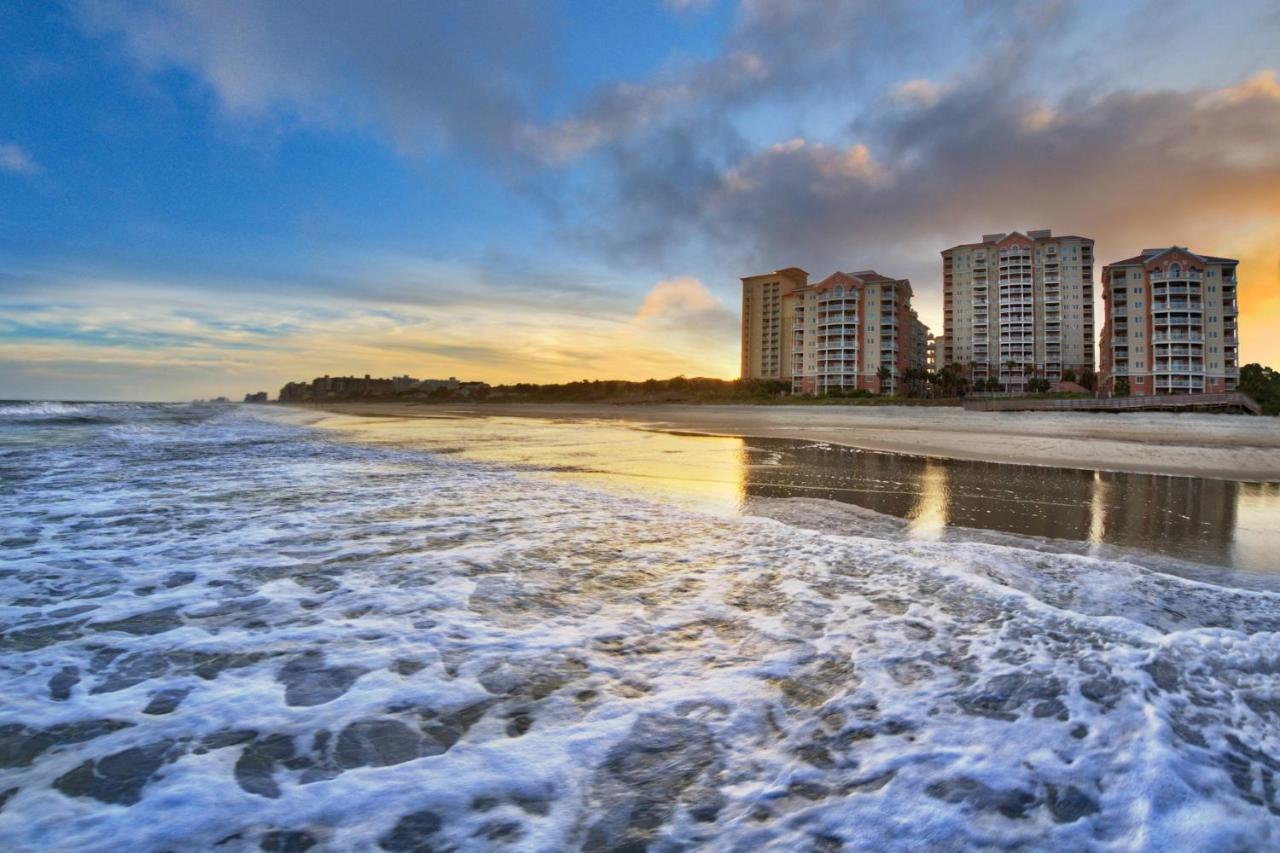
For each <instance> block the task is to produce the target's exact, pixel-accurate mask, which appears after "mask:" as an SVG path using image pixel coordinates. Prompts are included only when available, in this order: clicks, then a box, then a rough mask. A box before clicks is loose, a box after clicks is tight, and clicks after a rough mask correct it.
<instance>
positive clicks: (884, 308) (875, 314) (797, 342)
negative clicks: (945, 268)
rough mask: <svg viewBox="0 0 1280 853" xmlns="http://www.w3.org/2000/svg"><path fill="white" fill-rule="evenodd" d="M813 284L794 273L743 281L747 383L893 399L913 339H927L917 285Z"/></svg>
mask: <svg viewBox="0 0 1280 853" xmlns="http://www.w3.org/2000/svg"><path fill="white" fill-rule="evenodd" d="M808 279H809V274H808V273H806V272H805V271H804V270H802V269H798V268H796V267H788V268H786V269H782V270H777V271H776V272H773V273H770V274H767V275H755V276H747V277H745V278H743V279H742V376H743V378H748V379H755V378H759V379H779V380H789V381H790V382H791V386H792V391H793V392H794V393H798V394H822V393H825V392H827V391H830V390H849V389H855V388H862V389H866V390H868V391H873V392H877V393H881V392H883V393H894V392H895V391H896V390H897V389H898V388H899V387H901V382H902V378H903V375H904V374H905V372H906V371H907V369H908V368H909V367H911V366H913V360H912V352H913V341H914V337H915V335H917V334H919V335H922V336H927V335H928V332H929V330H928V328H927V327H926V326H925V325H924V324H923V323H920V322H919V320H918V319H916V318H915V316H914V314H915V312H913V311H912V310H911V282H909V281H907V280H906V279H893V278H889V277H888V276H883V275H880V274H879V273H877V272H875V271H873V270H863V271H861V272H855V273H842V272H837V273H833V274H832V275H830V276H828V277H827V278H825V279H823V280H822V281H820V282H818V283H816V284H812V285H811V284H809V283H808ZM922 340H923V338H922ZM917 349H919V348H917ZM920 352H921V353H923V349H920Z"/></svg>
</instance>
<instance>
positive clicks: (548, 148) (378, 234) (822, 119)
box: [0, 0, 1280, 399]
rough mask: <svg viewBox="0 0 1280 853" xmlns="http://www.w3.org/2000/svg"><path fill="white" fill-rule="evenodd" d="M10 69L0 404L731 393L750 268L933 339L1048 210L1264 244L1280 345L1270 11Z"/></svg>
mask: <svg viewBox="0 0 1280 853" xmlns="http://www.w3.org/2000/svg"><path fill="white" fill-rule="evenodd" d="M0 48H2V49H0V358H3V359H4V361H5V367H6V369H5V371H4V372H3V377H4V378H3V379H2V380H0V396H3V397H67V398H149V399H178V398H187V397H193V396H207V395H212V394H239V393H243V392H244V391H247V390H256V389H257V388H267V389H271V390H274V389H275V388H278V387H279V385H281V384H282V383H283V382H285V381H287V380H290V379H296V378H305V377H310V376H313V375H317V374H321V373H347V372H354V373H365V372H372V373H375V374H378V373H382V374H389V373H393V372H394V373H402V372H409V373H412V374H414V375H418V376H434V375H459V376H466V377H468V378H482V379H486V380H489V381H505V380H517V379H529V380H544V381H552V380H564V379H571V378H582V377H605V376H611V377H625V378H644V377H647V376H650V375H659V376H662V375H674V374H676V373H685V374H690V375H694V374H707V375H721V376H731V375H733V372H734V371H735V369H736V361H737V359H736V353H737V319H736V317H737V301H736V295H737V278H738V277H739V276H741V275H744V274H749V273H753V272H757V271H760V270H764V269H773V268H777V267H781V266H788V265H799V266H803V267H805V268H806V269H809V270H810V272H812V273H814V274H815V275H819V276H821V275H825V274H827V273H828V272H830V271H832V270H834V269H846V270H848V269H859V268H868V267H873V268H877V269H879V270H881V271H882V272H885V273H888V274H892V275H895V276H909V277H910V278H911V279H912V281H913V284H914V285H915V290H916V293H917V304H918V307H919V308H920V311H921V314H922V316H923V317H924V319H925V320H926V321H928V322H930V323H931V324H932V325H934V326H935V327H938V326H940V311H939V308H940V283H939V278H940V269H939V266H940V265H939V261H938V254H937V253H938V251H939V250H940V249H942V248H944V247H946V246H948V245H951V244H953V243H956V242H962V241H967V240H971V239H974V238H975V237H977V236H978V235H979V234H981V233H983V232H988V231H994V230H1012V229H1014V228H1032V227H1051V228H1054V229H1056V230H1058V231H1060V232H1074V233H1084V234H1088V235H1089V236H1093V237H1095V238H1096V239H1097V240H1098V254H1099V256H1100V257H1102V258H1103V259H1104V260H1105V259H1108V258H1110V257H1111V256H1112V255H1114V256H1115V257H1117V258H1118V257H1123V256H1125V255H1129V254H1132V253H1133V252H1134V251H1136V250H1137V249H1139V248H1141V247H1142V246H1145V245H1162V244H1167V243H1170V242H1179V243H1185V244H1189V245H1191V247H1192V248H1193V249H1197V248H1198V249H1199V250H1201V251H1206V252H1213V253H1215V254H1236V255H1238V256H1240V257H1241V258H1242V259H1243V260H1244V261H1245V266H1244V267H1243V268H1242V277H1243V278H1244V279H1245V287H1246V291H1245V305H1244V309H1245V312H1246V314H1245V317H1243V318H1242V326H1243V337H1244V356H1245V358H1246V359H1250V358H1263V359H1271V360H1277V361H1280V349H1277V350H1267V349H1266V346H1269V344H1263V343H1261V342H1260V341H1261V340H1262V339H1263V338H1265V337H1267V336H1266V335H1263V334H1257V335H1256V336H1254V340H1256V341H1259V343H1257V344H1255V345H1253V349H1252V352H1251V344H1250V337H1251V336H1250V314H1251V313H1252V316H1253V317H1254V318H1265V319H1258V320H1255V326H1254V329H1256V330H1257V331H1258V332H1262V331H1264V325H1263V324H1264V323H1270V324H1274V323H1275V322H1276V321H1277V320H1278V319H1280V304H1277V302H1276V298H1275V286H1276V284H1277V281H1278V279H1277V275H1278V271H1280V255H1277V253H1276V249H1275V247H1276V246H1277V245H1280V202H1277V201H1276V199H1277V198H1278V197H1280V150H1278V149H1280V145H1278V144H1277V143H1276V142H1275V140H1276V139H1277V138H1278V137H1277V134H1278V133H1280V85H1277V83H1276V78H1275V71H1276V69H1277V68H1280V9H1278V8H1277V7H1276V5H1275V4H1274V3H1273V2H1234V3H1229V4H1213V3H1194V2H1173V3H1131V4H1123V3H1077V2H1051V3H1024V2H1016V0H1008V2H993V3H977V2H965V3H959V2H957V3H898V2H875V3H867V2H857V1H856V0H851V2H834V0H833V2H822V3H815V4H800V3H793V2H782V0H743V2H741V3H733V2H727V0H723V1H722V2H714V0H680V2H671V1H670V0H669V2H665V3H664V2H652V3H649V2H638V0H637V2H625V3H592V2H559V3H555V2H548V3H532V2H531V3H493V4H484V3H464V2H433V3H419V2H405V1H404V0H381V2H379V3H375V4H371V5H370V4H354V3H347V2H337V0H315V2H311V3H306V4H282V3H276V2H272V0H226V1H225V2H219V3H205V2H187V1H186V0H148V1H147V2H143V0H137V2H130V0H83V2H69V3H63V4H59V3H50V4H32V3H21V2H12V3H3V4H0ZM1205 128H1211V131H1209V132H1206V130H1205ZM1187 199H1194V200H1195V201H1194V203H1190V202H1185V201H1179V200H1187ZM1251 281H1253V282H1257V283H1256V284H1254V285H1250V282H1251ZM1251 287H1252V289H1250V288H1251ZM1250 299H1252V308H1253V311H1252V312H1250V308H1251V305H1250ZM937 330H938V331H940V329H937Z"/></svg>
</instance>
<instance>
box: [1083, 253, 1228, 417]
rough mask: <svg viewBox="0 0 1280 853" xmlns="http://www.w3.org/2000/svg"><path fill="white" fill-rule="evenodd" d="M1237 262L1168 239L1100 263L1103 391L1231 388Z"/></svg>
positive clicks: (1174, 391)
mask: <svg viewBox="0 0 1280 853" xmlns="http://www.w3.org/2000/svg"><path fill="white" fill-rule="evenodd" d="M1237 264H1238V261H1236V260H1235V259H1234V258H1217V257H1213V256H1211V255H1197V254H1195V253H1193V252H1191V251H1189V250H1187V249H1185V248H1183V247H1180V246H1170V247H1168V248H1164V249H1143V250H1142V253H1141V254H1138V255H1135V256H1133V257H1131V258H1125V259H1124V260H1123V261H1116V262H1115V263H1112V264H1107V265H1106V266H1105V267H1103V269H1102V299H1103V304H1104V305H1105V306H1106V316H1105V318H1104V322H1103V327H1102V369H1101V375H1100V377H1099V378H1100V380H1101V384H1102V389H1103V391H1104V392H1106V393H1110V394H1116V393H1119V394H1124V393H1126V390H1127V393H1129V394H1133V395H1150V394H1189V393H1198V392H1205V393H1212V392H1215V391H1230V390H1233V389H1234V388H1235V387H1236V383H1237V381H1238V380H1239V377H1240V366H1239V352H1240V332H1239V325H1238V319H1239V307H1238V303H1237V293H1238V284H1237V280H1236V266H1237Z"/></svg>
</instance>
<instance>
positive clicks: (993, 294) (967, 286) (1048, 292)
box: [937, 229, 1094, 391]
mask: <svg viewBox="0 0 1280 853" xmlns="http://www.w3.org/2000/svg"><path fill="white" fill-rule="evenodd" d="M942 300H943V334H942V335H941V336H940V338H939V343H938V346H937V363H938V369H939V370H941V369H942V368H943V367H945V366H947V365H950V364H960V365H962V366H963V367H964V368H966V370H967V372H968V373H969V377H970V379H972V380H974V381H977V380H984V381H985V380H989V379H990V378H992V377H996V378H997V379H999V381H1000V384H1001V386H1002V387H1003V388H1005V389H1008V390H1012V391H1022V390H1024V388H1025V383H1026V381H1027V380H1028V379H1031V378H1033V377H1040V378H1044V379H1048V380H1050V381H1051V382H1057V381H1059V380H1061V379H1062V375H1063V373H1065V372H1066V371H1068V370H1070V371H1073V372H1074V373H1075V374H1077V375H1079V374H1080V373H1081V372H1083V371H1084V370H1086V369H1088V370H1092V369H1093V366H1094V358H1093V346H1094V325H1093V240H1091V239H1089V238H1088V237H1077V236H1064V237H1054V236H1053V232H1052V231H1049V230H1047V229H1046V230H1041V231H1027V232H1026V233H1025V234H1023V233H1020V232H1016V231H1015V232H1013V233H1011V234H984V235H983V237H982V241H981V242H979V243H964V244H961V245H959V246H952V247H951V248H950V249H946V250H944V251H943V252H942Z"/></svg>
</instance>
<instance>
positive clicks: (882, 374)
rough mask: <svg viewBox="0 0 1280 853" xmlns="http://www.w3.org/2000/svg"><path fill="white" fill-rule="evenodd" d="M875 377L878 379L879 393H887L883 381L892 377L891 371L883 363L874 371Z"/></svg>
mask: <svg viewBox="0 0 1280 853" xmlns="http://www.w3.org/2000/svg"><path fill="white" fill-rule="evenodd" d="M876 377H877V378H878V379H879V380H880V393H881V394H886V393H888V391H887V390H886V389H885V383H886V382H888V381H889V380H890V379H892V378H893V371H892V370H890V369H889V368H887V367H885V366H884V365H880V369H879V370H877V371H876Z"/></svg>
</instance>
